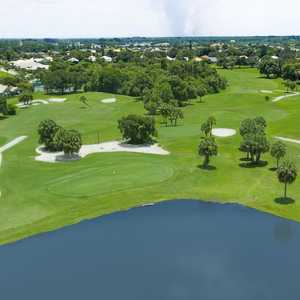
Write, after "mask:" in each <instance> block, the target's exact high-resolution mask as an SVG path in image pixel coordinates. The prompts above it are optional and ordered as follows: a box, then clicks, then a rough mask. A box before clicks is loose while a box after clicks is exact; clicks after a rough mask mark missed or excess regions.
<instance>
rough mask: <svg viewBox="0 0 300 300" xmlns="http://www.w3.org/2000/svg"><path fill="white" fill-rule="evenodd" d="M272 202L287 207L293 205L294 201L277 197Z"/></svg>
mask: <svg viewBox="0 0 300 300" xmlns="http://www.w3.org/2000/svg"><path fill="white" fill-rule="evenodd" d="M274 202H275V203H277V204H280V205H289V204H293V203H295V200H294V199H292V198H289V197H286V198H285V197H279V198H276V199H274Z"/></svg>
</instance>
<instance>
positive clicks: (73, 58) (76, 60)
mask: <svg viewBox="0 0 300 300" xmlns="http://www.w3.org/2000/svg"><path fill="white" fill-rule="evenodd" d="M68 62H70V63H72V64H77V63H79V59H77V58H75V57H71V58H69V59H68Z"/></svg>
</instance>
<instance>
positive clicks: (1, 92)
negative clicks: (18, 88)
mask: <svg viewBox="0 0 300 300" xmlns="http://www.w3.org/2000/svg"><path fill="white" fill-rule="evenodd" d="M7 93H8V86H7V85H3V84H0V96H6V95H7Z"/></svg>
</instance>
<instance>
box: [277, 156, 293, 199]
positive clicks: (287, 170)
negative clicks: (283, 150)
mask: <svg viewBox="0 0 300 300" xmlns="http://www.w3.org/2000/svg"><path fill="white" fill-rule="evenodd" d="M297 175H298V171H297V168H296V165H295V164H294V162H292V161H290V160H287V159H286V160H284V161H283V162H282V163H281V165H280V166H279V168H278V170H277V177H278V180H279V182H281V183H283V184H284V198H286V195H287V185H288V184H292V183H293V182H294V181H295V180H296V178H297Z"/></svg>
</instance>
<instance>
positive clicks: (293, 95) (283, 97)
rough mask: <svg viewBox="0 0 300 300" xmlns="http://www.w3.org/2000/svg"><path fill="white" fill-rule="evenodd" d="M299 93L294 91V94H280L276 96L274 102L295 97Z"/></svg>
mask: <svg viewBox="0 0 300 300" xmlns="http://www.w3.org/2000/svg"><path fill="white" fill-rule="evenodd" d="M299 95H300V93H293V94H289V95H285V96H279V97H276V98H275V99H273V100H272V102H278V101H281V100H283V99H286V98H290V97H295V96H299Z"/></svg>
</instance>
